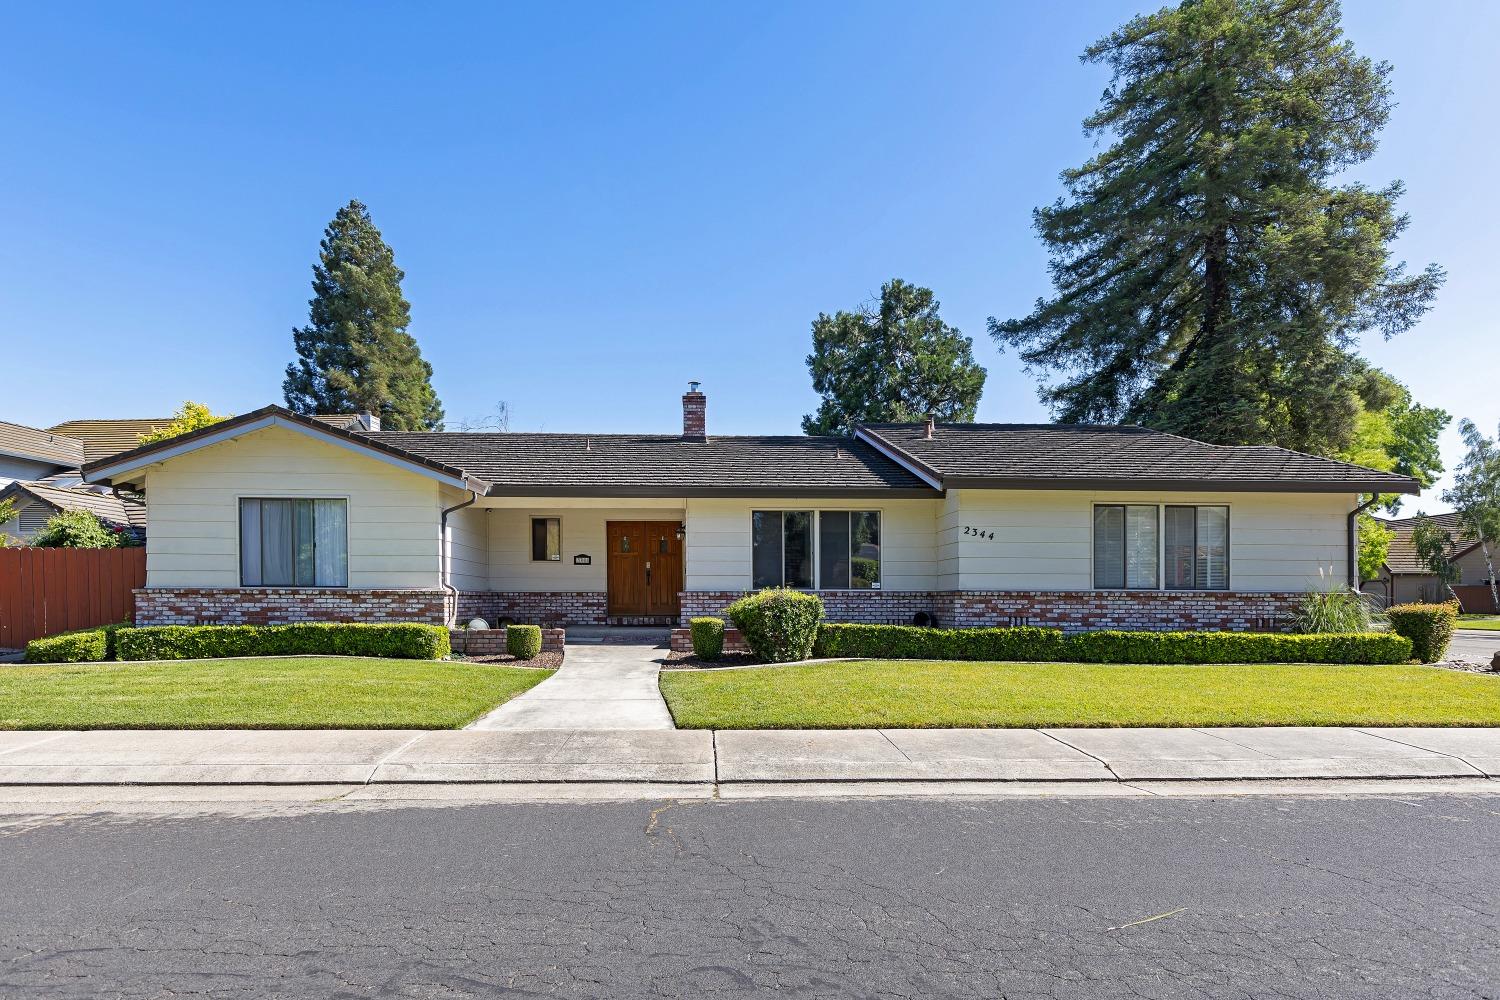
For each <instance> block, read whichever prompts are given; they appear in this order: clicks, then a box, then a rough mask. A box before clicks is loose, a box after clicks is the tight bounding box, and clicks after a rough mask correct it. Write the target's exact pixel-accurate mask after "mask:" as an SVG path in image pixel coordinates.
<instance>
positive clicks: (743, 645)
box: [672, 628, 750, 653]
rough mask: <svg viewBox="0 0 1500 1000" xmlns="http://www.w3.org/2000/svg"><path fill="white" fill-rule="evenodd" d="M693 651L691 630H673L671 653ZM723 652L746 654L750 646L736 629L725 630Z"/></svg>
mask: <svg viewBox="0 0 1500 1000" xmlns="http://www.w3.org/2000/svg"><path fill="white" fill-rule="evenodd" d="M692 651H693V630H692V629H690V628H674V629H673V630H672V652H674V653H691V652H692ZM724 652H726V653H748V652H750V644H749V643H747V642H746V641H745V637H744V636H743V635H741V634H740V630H739V629H737V628H726V629H725V630H724Z"/></svg>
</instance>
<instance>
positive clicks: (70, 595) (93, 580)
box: [0, 547, 146, 649]
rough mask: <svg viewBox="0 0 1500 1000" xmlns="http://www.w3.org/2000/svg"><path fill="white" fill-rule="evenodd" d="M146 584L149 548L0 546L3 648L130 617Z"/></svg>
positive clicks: (0, 639)
mask: <svg viewBox="0 0 1500 1000" xmlns="http://www.w3.org/2000/svg"><path fill="white" fill-rule="evenodd" d="M145 585H146V550H145V549H144V548H139V547H138V548H131V549H27V548H15V549H0V647H9V648H12V649H19V648H20V647H22V646H24V645H26V643H27V642H29V641H30V640H32V639H35V638H36V637H37V636H42V635H53V634H54V633H57V632H66V631H68V630H69V629H75V628H88V627H89V626H90V625H107V624H109V623H110V622H121V621H125V620H126V619H127V618H129V617H130V616H131V615H133V614H134V613H135V597H134V595H133V594H132V593H131V591H133V590H135V589H136V588H137V587H144V586H145Z"/></svg>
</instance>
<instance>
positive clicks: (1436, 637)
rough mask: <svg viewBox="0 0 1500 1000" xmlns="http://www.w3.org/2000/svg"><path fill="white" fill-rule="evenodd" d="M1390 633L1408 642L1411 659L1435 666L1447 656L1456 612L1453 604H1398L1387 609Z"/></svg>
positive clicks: (1456, 619) (1456, 609) (1456, 618)
mask: <svg viewBox="0 0 1500 1000" xmlns="http://www.w3.org/2000/svg"><path fill="white" fill-rule="evenodd" d="M1385 616H1386V617H1387V618H1388V619H1390V622H1391V629H1392V631H1394V632H1395V633H1396V634H1397V635H1404V636H1406V638H1408V639H1410V640H1411V651H1412V655H1413V656H1415V657H1416V658H1417V659H1419V660H1421V661H1422V662H1423V663H1436V662H1437V661H1439V660H1441V659H1442V658H1443V654H1444V653H1446V652H1448V642H1449V640H1451V639H1452V638H1453V626H1454V623H1455V622H1457V621H1458V608H1457V607H1456V606H1455V605H1453V604H1397V605H1396V606H1394V607H1391V608H1387V609H1386V612H1385Z"/></svg>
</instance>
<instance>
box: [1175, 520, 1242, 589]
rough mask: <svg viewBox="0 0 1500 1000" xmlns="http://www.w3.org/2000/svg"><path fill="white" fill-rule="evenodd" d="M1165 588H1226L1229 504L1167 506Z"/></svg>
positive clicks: (1227, 578)
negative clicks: (1221, 505)
mask: <svg viewBox="0 0 1500 1000" xmlns="http://www.w3.org/2000/svg"><path fill="white" fill-rule="evenodd" d="M1166 521H1167V523H1166V531H1165V538H1164V541H1165V553H1166V570H1167V573H1166V575H1167V589H1168V590H1228V589H1229V508H1228V507H1187V506H1172V507H1168V508H1167V509H1166Z"/></svg>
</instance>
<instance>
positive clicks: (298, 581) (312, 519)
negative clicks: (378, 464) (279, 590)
mask: <svg viewBox="0 0 1500 1000" xmlns="http://www.w3.org/2000/svg"><path fill="white" fill-rule="evenodd" d="M348 585H349V526H348V502H347V501H345V500H290V499H288V500H283V499H271V498H260V499H245V500H241V501H240V586H242V587H347V586H348Z"/></svg>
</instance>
